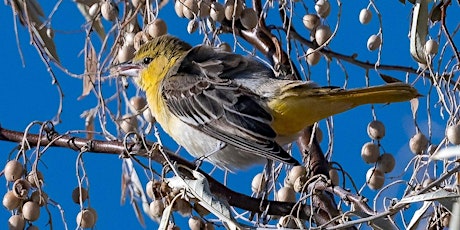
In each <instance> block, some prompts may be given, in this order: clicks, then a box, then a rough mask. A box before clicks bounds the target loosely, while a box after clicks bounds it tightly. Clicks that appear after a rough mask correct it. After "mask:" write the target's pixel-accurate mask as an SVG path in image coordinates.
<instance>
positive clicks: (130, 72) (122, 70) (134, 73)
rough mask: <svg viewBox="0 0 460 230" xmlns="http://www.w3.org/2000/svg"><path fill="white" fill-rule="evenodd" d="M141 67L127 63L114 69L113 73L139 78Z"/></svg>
mask: <svg viewBox="0 0 460 230" xmlns="http://www.w3.org/2000/svg"><path fill="white" fill-rule="evenodd" d="M140 70H141V67H140V66H139V65H136V64H133V63H132V62H125V63H121V64H119V65H116V66H114V67H113V73H115V74H117V75H124V76H128V77H138V76H139V72H140Z"/></svg>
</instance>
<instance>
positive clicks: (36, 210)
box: [22, 201, 40, 221]
mask: <svg viewBox="0 0 460 230" xmlns="http://www.w3.org/2000/svg"><path fill="white" fill-rule="evenodd" d="M22 215H23V216H24V218H25V219H26V220H28V221H36V220H37V219H38V217H40V206H39V205H38V204H37V203H35V202H33V201H27V202H26V203H24V205H23V206H22Z"/></svg>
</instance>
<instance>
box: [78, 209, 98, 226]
mask: <svg viewBox="0 0 460 230" xmlns="http://www.w3.org/2000/svg"><path fill="white" fill-rule="evenodd" d="M76 221H77V226H78V227H81V228H92V227H93V226H94V224H95V223H96V222H95V219H94V216H93V213H92V212H91V211H89V210H86V209H84V210H81V211H80V212H79V213H78V214H77V218H76Z"/></svg>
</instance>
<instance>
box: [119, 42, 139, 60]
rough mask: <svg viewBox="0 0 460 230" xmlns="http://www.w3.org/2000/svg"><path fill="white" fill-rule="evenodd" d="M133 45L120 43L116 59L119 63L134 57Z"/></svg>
mask: <svg viewBox="0 0 460 230" xmlns="http://www.w3.org/2000/svg"><path fill="white" fill-rule="evenodd" d="M135 51H136V50H135V49H134V45H122V46H121V47H120V49H119V50H118V54H117V59H118V62H119V63H124V62H127V61H129V60H131V59H132V58H133V57H134V52H135Z"/></svg>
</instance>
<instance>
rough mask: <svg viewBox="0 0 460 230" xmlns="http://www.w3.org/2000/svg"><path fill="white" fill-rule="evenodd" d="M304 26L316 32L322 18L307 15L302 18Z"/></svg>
mask: <svg viewBox="0 0 460 230" xmlns="http://www.w3.org/2000/svg"><path fill="white" fill-rule="evenodd" d="M302 22H303V25H304V26H305V27H306V28H307V29H309V30H314V29H316V27H317V26H319V24H320V22H321V21H320V18H319V17H318V15H316V14H306V15H304V16H303V18H302Z"/></svg>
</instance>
